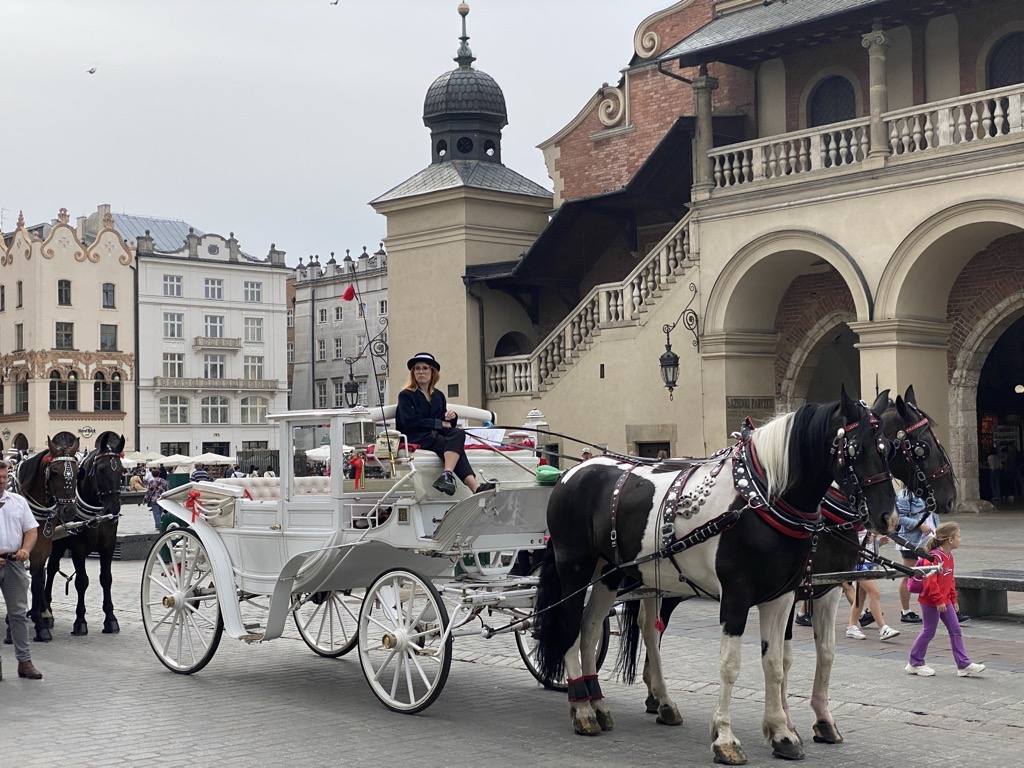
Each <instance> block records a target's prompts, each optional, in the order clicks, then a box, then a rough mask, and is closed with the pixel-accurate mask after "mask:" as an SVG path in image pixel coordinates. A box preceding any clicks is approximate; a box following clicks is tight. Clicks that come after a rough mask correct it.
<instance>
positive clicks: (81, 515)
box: [75, 450, 121, 528]
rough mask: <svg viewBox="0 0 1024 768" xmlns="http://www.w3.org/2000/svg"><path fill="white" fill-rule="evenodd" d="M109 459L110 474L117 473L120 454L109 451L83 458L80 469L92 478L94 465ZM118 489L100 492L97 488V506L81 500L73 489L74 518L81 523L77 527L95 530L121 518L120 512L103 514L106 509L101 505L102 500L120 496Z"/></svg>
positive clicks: (79, 493)
mask: <svg viewBox="0 0 1024 768" xmlns="http://www.w3.org/2000/svg"><path fill="white" fill-rule="evenodd" d="M104 458H109V459H110V469H111V471H112V472H115V473H117V472H118V463H119V461H120V458H121V454H120V453H118V452H116V451H111V450H102V451H100V450H98V451H97V452H96V453H94V454H91V455H89V456H87V457H86V458H85V461H83V462H82V469H84V470H85V472H86V476H87V477H92V476H94V475H95V474H96V464H97V463H98V462H99V461H100V459H104ZM120 493H121V491H120V488H116V487H115V489H114V490H112V491H101V490H99V489H98V488H97V489H96V490H95V494H96V497H97V498H98V499H99V502H100V503H99V504H91V503H90V502H88V501H86V500H85V499H83V498H82V494H81V492H80V491H79V490H78V488H77V487H76V489H75V506H76V507H77V508H78V512H77V514H76V517H78V519H79V520H81V521H82V522H81V523H80V524H79V525H84V526H86V527H89V528H95V527H96V526H97V525H99V524H100V523H103V522H106V521H108V520H117V519H118V518H119V517H120V516H121V512H120V511H118V512H110V513H106V514H104V510H105V509H106V507H104V505H103V500H104V499H105V498H107V497H108V496H120Z"/></svg>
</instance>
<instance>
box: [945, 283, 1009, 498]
mask: <svg viewBox="0 0 1024 768" xmlns="http://www.w3.org/2000/svg"><path fill="white" fill-rule="evenodd" d="M1021 317H1024V290H1017V291H1014V292H1013V293H1012V294H1010V295H1008V296H1006V297H1005V298H1004V299H1003V300H1002V301H1000V302H998V303H997V304H995V305H994V306H992V307H990V308H989V310H988V312H986V313H985V314H984V315H983V316H982V318H981V319H980V320H979V321H978V322H976V323H975V324H974V325H973V327H972V329H971V332H970V333H969V334H968V335H967V337H966V338H965V339H964V340H963V343H962V344H961V346H960V351H959V353H958V354H957V355H956V357H955V358H954V360H953V363H952V369H953V370H952V372H951V375H950V383H949V418H950V425H949V433H950V445H949V455H950V461H951V462H952V464H953V467H954V469H955V470H956V472H957V473H958V475H959V480H960V483H961V487H962V489H963V493H962V496H963V498H965V499H967V500H968V501H971V500H975V499H978V498H979V497H980V494H979V488H978V470H979V468H980V467H979V460H978V411H977V402H978V384H979V382H980V380H981V369H982V366H984V364H985V360H986V359H987V358H988V355H989V353H990V352H991V351H992V347H993V346H995V343H996V341H997V340H998V339H999V337H1000V336H1001V335H1002V334H1003V332H1004V331H1005V330H1006V329H1007V328H1009V327H1010V326H1011V325H1012V324H1013V323H1014V322H1015V321H1016V320H1018V319H1020V318H1021Z"/></svg>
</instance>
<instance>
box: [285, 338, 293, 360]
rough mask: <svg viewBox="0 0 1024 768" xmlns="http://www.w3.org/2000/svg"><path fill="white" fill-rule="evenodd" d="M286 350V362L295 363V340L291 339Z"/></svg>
mask: <svg viewBox="0 0 1024 768" xmlns="http://www.w3.org/2000/svg"><path fill="white" fill-rule="evenodd" d="M285 350H286V352H285V354H286V355H287V359H286V360H285V362H287V363H294V362H295V342H293V341H289V342H288V343H287V345H286V346H285Z"/></svg>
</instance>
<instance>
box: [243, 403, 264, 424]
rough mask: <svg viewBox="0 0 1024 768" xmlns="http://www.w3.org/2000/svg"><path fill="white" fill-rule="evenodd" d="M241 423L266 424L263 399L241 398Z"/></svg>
mask: <svg viewBox="0 0 1024 768" xmlns="http://www.w3.org/2000/svg"><path fill="white" fill-rule="evenodd" d="M241 406H242V423H243V424H266V423H267V401H266V398H263V397H243V398H242V401H241Z"/></svg>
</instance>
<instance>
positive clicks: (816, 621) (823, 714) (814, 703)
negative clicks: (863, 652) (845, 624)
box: [811, 589, 843, 744]
mask: <svg viewBox="0 0 1024 768" xmlns="http://www.w3.org/2000/svg"><path fill="white" fill-rule="evenodd" d="M841 594H842V593H841V591H840V590H839V589H830V590H829V591H828V592H827V593H826V594H825V596H824V597H821V598H819V599H817V600H815V601H814V618H813V619H812V622H813V626H814V650H815V653H816V654H817V663H816V664H815V667H814V688H813V689H812V690H811V709H813V710H814V715H815V718H816V720H817V722H815V724H814V740H815V741H816V742H818V743H820V744H839V743H841V742H842V740H843V737H842V734H840V733H839V729H838V728H836V723H835V720H833V719H832V713H831V712H829V709H828V684H829V679H830V678H831V676H832V664H833V662H834V661H835V658H836V610H837V609H838V608H839V597H840V595H841Z"/></svg>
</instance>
